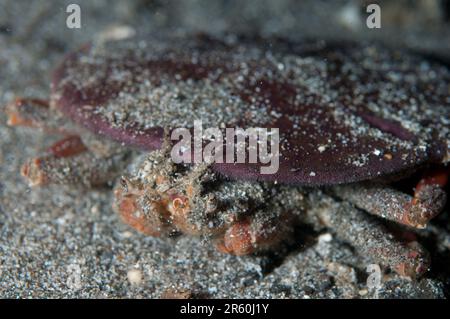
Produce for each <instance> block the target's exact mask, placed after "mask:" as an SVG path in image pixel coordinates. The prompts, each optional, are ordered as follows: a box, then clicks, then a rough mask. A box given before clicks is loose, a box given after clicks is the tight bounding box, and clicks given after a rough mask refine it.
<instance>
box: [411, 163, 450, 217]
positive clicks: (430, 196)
mask: <svg viewBox="0 0 450 319" xmlns="http://www.w3.org/2000/svg"><path fill="white" fill-rule="evenodd" d="M448 174H449V168H446V169H444V168H442V169H436V170H433V171H431V172H428V173H427V174H426V175H425V176H424V177H423V178H422V179H421V180H420V181H419V183H418V184H417V186H416V188H415V190H414V198H413V200H412V202H411V206H419V205H420V206H421V207H424V208H425V209H427V211H429V212H430V213H431V217H434V216H435V215H437V214H438V213H439V212H440V211H441V210H442V209H444V206H445V204H446V202H447V193H446V192H445V190H444V187H445V185H446V184H447V182H448Z"/></svg>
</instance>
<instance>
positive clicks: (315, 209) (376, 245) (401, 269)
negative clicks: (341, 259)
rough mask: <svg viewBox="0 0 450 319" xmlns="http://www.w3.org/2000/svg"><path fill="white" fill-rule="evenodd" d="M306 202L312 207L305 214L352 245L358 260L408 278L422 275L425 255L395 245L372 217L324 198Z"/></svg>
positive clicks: (426, 260)
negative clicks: (364, 260)
mask: <svg viewBox="0 0 450 319" xmlns="http://www.w3.org/2000/svg"><path fill="white" fill-rule="evenodd" d="M310 200H311V205H312V206H311V209H310V210H309V211H308V214H312V215H313V218H314V217H317V218H318V219H319V221H320V222H321V223H323V224H324V225H325V226H327V227H329V228H331V229H332V230H333V231H334V232H335V234H336V236H337V237H338V238H340V239H342V240H344V241H347V242H349V243H350V244H352V245H353V246H354V247H355V248H356V250H357V251H359V252H360V253H361V255H362V256H365V255H367V256H368V257H369V258H370V259H372V260H373V261H374V262H376V263H380V264H382V265H387V266H389V267H390V268H391V269H393V270H395V272H397V273H398V274H400V275H402V276H407V277H411V278H416V277H418V276H420V275H422V274H423V273H424V272H425V271H426V270H427V269H428V266H429V257H428V254H427V253H426V251H425V250H424V249H423V248H422V247H421V246H420V244H419V243H417V242H410V243H407V244H404V243H401V242H399V241H397V240H396V239H395V238H394V236H393V235H392V234H391V233H389V231H388V230H387V229H386V228H385V227H384V226H383V225H382V224H381V223H380V222H379V221H378V220H376V219H375V218H374V217H373V216H370V215H367V214H365V213H364V212H362V211H360V210H358V209H357V208H355V207H354V206H352V205H351V204H350V203H347V202H337V201H335V200H334V199H332V198H331V197H329V196H327V195H325V194H320V195H316V196H314V195H312V197H311V199H310ZM317 203H319V204H317Z"/></svg>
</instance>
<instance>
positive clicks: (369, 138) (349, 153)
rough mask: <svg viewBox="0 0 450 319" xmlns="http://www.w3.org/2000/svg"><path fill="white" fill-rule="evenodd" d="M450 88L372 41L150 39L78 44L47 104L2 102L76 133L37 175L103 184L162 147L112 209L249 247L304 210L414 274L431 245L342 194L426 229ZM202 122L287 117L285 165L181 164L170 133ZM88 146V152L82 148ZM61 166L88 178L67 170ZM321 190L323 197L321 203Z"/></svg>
mask: <svg viewBox="0 0 450 319" xmlns="http://www.w3.org/2000/svg"><path fill="white" fill-rule="evenodd" d="M449 90H450V71H449V70H448V68H447V67H445V66H443V65H440V64H438V63H435V62H431V61H428V60H425V59H423V58H421V57H420V56H416V55H414V54H410V53H406V52H403V51H397V50H391V49H387V48H384V47H382V46H378V45H371V44H362V45H355V44H339V45H338V44H329V43H326V42H323V41H302V42H298V43H293V42H288V41H284V40H281V39H260V38H247V37H237V36H226V37H224V38H222V39H217V38H212V37H209V36H204V35H201V36H189V37H164V38H162V37H154V38H151V39H146V40H145V41H137V40H124V41H114V42H111V43H94V44H91V45H89V46H86V47H84V48H83V49H81V50H79V51H77V52H74V53H71V54H69V55H68V56H67V57H66V59H65V60H64V61H63V63H62V64H61V65H60V66H59V67H58V68H57V69H56V71H55V73H54V78H53V83H52V93H51V98H50V103H49V105H44V103H41V104H42V105H37V107H36V105H34V106H30V101H28V103H27V102H26V101H23V100H21V101H18V102H17V103H15V104H12V105H10V106H9V108H8V109H7V111H8V113H9V116H10V123H11V124H26V125H31V126H43V127H44V126H46V127H57V128H59V129H60V130H61V131H63V132H65V133H70V134H72V135H73V134H76V135H81V136H82V139H79V138H77V137H73V136H72V137H70V138H68V140H66V141H65V142H63V143H62V144H59V145H57V146H56V147H53V148H52V149H51V152H50V153H51V156H50V157H51V160H50V159H49V157H46V158H45V159H42V158H40V159H39V161H37V162H36V159H35V160H34V161H33V162H32V163H29V164H28V165H26V166H25V169H24V171H23V173H24V175H26V176H27V177H29V178H31V180H32V181H33V182H34V183H35V184H43V183H44V181H45V182H53V181H58V182H63V181H64V180H70V178H72V181H74V180H76V181H80V180H81V181H84V182H86V183H87V184H99V183H101V182H104V181H105V180H108V179H110V178H111V175H114V174H117V172H118V171H120V170H121V169H123V167H124V166H125V164H126V163H127V161H128V158H129V157H128V155H127V154H128V149H130V148H138V149H141V150H143V151H147V152H148V151H153V153H151V154H150V156H149V157H148V158H147V159H145V160H144V161H143V162H142V163H141V165H140V166H139V168H138V169H137V170H136V171H135V172H134V173H133V174H132V175H131V176H130V177H125V178H122V179H121V183H119V184H118V185H117V187H116V190H115V194H116V202H115V208H116V210H117V211H118V212H119V213H120V214H121V216H122V217H123V218H124V220H125V221H126V222H127V223H128V224H130V225H132V226H133V227H134V228H136V229H138V230H140V231H142V232H144V233H147V234H149V235H154V236H160V235H163V234H171V233H173V232H183V233H188V234H193V235H205V236H207V237H210V238H212V240H213V241H214V242H215V243H216V245H217V247H218V248H219V249H220V250H222V251H225V252H228V253H234V254H238V255H243V254H248V253H251V252H254V251H255V250H260V249H266V248H268V247H273V245H274V244H276V243H279V242H280V241H281V239H282V238H284V237H286V236H287V235H288V234H289V231H290V230H292V228H293V226H294V225H295V223H296V222H298V221H299V220H303V221H304V220H305V219H306V220H310V221H311V222H312V223H316V224H317V225H319V224H322V225H326V226H327V227H330V228H332V229H336V233H338V234H340V236H341V237H343V238H344V240H348V241H351V242H353V243H355V247H357V248H358V249H361V250H363V251H367V250H369V251H370V250H372V252H371V253H370V254H371V255H373V256H378V257H379V260H380V262H381V263H386V264H387V265H388V266H391V267H392V268H394V269H395V270H397V271H398V272H399V273H403V274H406V275H410V276H413V275H416V274H420V273H422V272H423V271H424V270H425V269H426V267H427V266H426V258H425V254H424V252H423V250H422V249H421V248H420V247H418V246H417V245H413V246H408V247H406V246H405V245H402V244H400V243H398V242H396V241H395V240H394V239H393V238H391V237H390V236H389V235H388V233H387V232H386V231H385V229H384V228H383V226H382V225H381V224H380V223H379V221H377V220H373V219H370V218H369V217H367V216H365V215H363V214H361V217H359V216H357V214H356V215H355V214H353V212H355V211H356V208H354V207H353V206H346V205H347V204H346V203H344V202H341V203H339V202H337V201H336V198H339V199H340V200H344V201H347V200H348V201H349V202H351V203H353V204H354V205H356V206H357V207H359V208H362V209H363V210H366V211H368V212H370V213H373V214H375V215H379V216H382V217H384V218H387V219H391V220H394V221H396V222H399V223H402V224H406V225H408V226H413V227H425V225H426V223H427V222H428V221H429V219H431V218H432V217H434V216H435V215H436V214H437V213H438V212H439V211H440V210H441V209H442V208H443V206H444V203H445V193H444V191H443V190H442V187H443V186H444V185H445V183H446V176H447V169H446V168H445V164H446V163H447V162H448V161H449V147H450V143H449V140H450V139H449V137H450V128H449V125H448V122H449V115H450V114H449V113H450V101H449ZM35 102H36V101H35ZM31 104H33V102H31ZM34 104H39V103H34ZM195 120H201V121H202V123H203V125H205V126H207V127H219V128H224V127H242V128H247V127H264V128H278V129H279V130H280V153H279V154H280V158H279V164H280V165H279V169H278V171H277V172H276V173H274V174H261V173H260V167H261V165H262V164H261V163H239V164H237V163H213V164H210V165H203V164H200V165H193V166H189V165H188V166H186V165H179V164H174V163H173V162H171V161H170V156H169V155H168V154H169V152H168V149H170V141H169V140H168V139H167V134H165V133H167V132H170V131H171V130H173V129H176V128H178V127H184V128H192V126H193V123H194V121H195ZM102 138H105V141H104V142H99V140H101V141H103V140H102ZM106 140H108V142H106ZM109 141H112V142H109ZM86 144H87V147H86V146H84V145H86ZM86 149H89V150H90V151H91V153H92V152H93V153H94V156H93V157H92V155H90V157H88V158H81V159H80V156H85V157H86V156H87V155H84V153H85V151H86ZM69 156H71V157H69ZM72 156H75V157H72ZM74 158H78V159H79V160H78V161H77V160H74ZM105 158H108V160H105ZM62 162H63V163H62ZM74 163H75V164H74ZM89 163H97V166H95V165H93V166H92V165H91V166H89V165H88V164H89ZM67 165H69V166H70V167H73V169H71V170H69V171H71V172H72V174H68V175H74V174H73V172H75V173H76V175H77V176H78V177H79V178H75V179H74V178H73V177H71V176H67V175H64V176H61V174H59V173H58V172H60V169H61V167H63V166H67ZM77 167H78V168H80V167H83V169H78V170H77ZM436 167H438V168H439V170H438V171H436V170H435V169H434V168H436ZM423 169H431V173H428V175H427V177H426V178H425V179H422V180H421V182H420V183H419V184H418V186H417V187H416V189H415V193H414V194H413V195H407V194H404V193H402V192H400V191H397V190H395V189H394V188H392V187H391V186H390V185H388V183H387V181H389V182H391V181H393V180H398V179H400V178H401V177H404V176H409V175H411V174H413V173H414V172H416V171H418V170H423ZM58 174H59V175H58ZM86 174H87V175H88V176H89V177H88V178H86V177H85V176H86ZM36 176H38V177H39V178H36ZM80 176H83V177H80ZM279 184H286V185H281V186H280V185H279ZM319 186H320V187H321V189H320V190H317V189H316V188H305V187H319ZM318 194H320V195H318ZM319 197H320V198H321V199H323V200H321V202H322V204H323V205H325V206H326V207H327V209H318V208H317V207H318V206H320V205H318V203H317V202H318V200H317V198H319ZM324 203H325V204H324ZM342 207H344V208H342ZM308 211H309V212H316V214H315V215H314V217H311V216H310V214H308V213H307V212H308ZM334 211H336V214H333V213H330V212H334ZM335 215H336V216H335ZM308 216H309V217H308ZM366 217H367V218H366ZM346 222H350V223H351V224H352V225H353V226H352V227H350V226H348V225H347V226H345V223H346ZM344 229H345V231H344ZM358 229H359V230H360V231H358ZM364 229H366V230H367V229H370V231H367V232H363V230H364ZM364 234H365V235H364ZM367 236H368V237H367ZM383 236H384V237H383ZM355 237H358V238H355Z"/></svg>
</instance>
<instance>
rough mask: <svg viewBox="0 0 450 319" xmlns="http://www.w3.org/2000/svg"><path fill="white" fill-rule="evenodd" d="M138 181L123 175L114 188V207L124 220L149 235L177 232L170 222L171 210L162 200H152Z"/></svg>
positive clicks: (155, 235)
mask: <svg viewBox="0 0 450 319" xmlns="http://www.w3.org/2000/svg"><path fill="white" fill-rule="evenodd" d="M143 194H144V191H143V189H142V187H141V185H139V184H138V183H134V182H133V181H131V180H129V179H127V178H124V177H122V179H121V182H120V184H119V186H118V187H116V189H115V190H114V198H115V200H114V203H113V209H114V210H115V211H116V212H117V213H118V214H119V215H120V217H121V218H122V220H123V222H124V223H125V224H127V225H129V226H131V227H132V228H134V229H135V230H137V231H138V232H141V233H143V234H145V235H148V236H153V237H160V236H162V235H164V234H168V233H171V232H175V231H176V229H174V227H173V226H172V225H171V224H170V223H169V212H168V211H167V210H166V209H165V207H164V205H162V203H161V202H158V201H155V200H150V199H148V198H147V197H145V196H144V195H143Z"/></svg>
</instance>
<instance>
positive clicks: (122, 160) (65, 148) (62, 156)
mask: <svg viewBox="0 0 450 319" xmlns="http://www.w3.org/2000/svg"><path fill="white" fill-rule="evenodd" d="M127 160H128V155H127V154H126V153H119V154H116V155H113V156H111V157H108V158H104V157H98V156H96V155H95V154H94V153H92V152H89V151H87V149H86V148H85V146H84V145H83V143H82V142H81V140H80V139H79V138H78V137H76V136H70V137H67V138H65V139H63V140H61V141H59V142H56V143H55V144H54V145H53V146H51V147H50V148H49V149H48V151H47V154H46V155H44V156H40V157H36V158H33V159H30V160H28V162H27V163H25V164H24V165H23V166H22V169H21V173H22V175H23V176H24V177H25V178H26V179H27V180H28V182H29V184H30V186H44V185H48V184H74V185H76V184H81V185H85V186H99V185H103V184H106V183H107V182H109V181H110V180H112V179H113V178H114V177H115V176H116V175H117V174H118V173H119V172H120V171H121V170H123V169H124V168H125V166H126V164H127Z"/></svg>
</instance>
